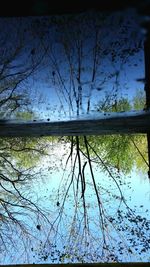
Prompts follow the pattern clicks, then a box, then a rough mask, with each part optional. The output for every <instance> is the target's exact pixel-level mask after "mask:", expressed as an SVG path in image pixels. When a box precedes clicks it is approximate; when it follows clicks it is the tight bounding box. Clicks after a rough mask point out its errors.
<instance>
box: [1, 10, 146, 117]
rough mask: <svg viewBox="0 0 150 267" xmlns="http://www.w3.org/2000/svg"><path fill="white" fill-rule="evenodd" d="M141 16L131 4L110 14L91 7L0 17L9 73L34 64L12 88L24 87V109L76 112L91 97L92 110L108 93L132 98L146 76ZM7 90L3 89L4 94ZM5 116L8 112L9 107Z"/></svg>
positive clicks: (82, 109) (84, 109) (38, 112)
mask: <svg viewBox="0 0 150 267" xmlns="http://www.w3.org/2000/svg"><path fill="white" fill-rule="evenodd" d="M74 16H75V15H74ZM141 21H142V18H141V17H140V16H139V15H138V14H137V13H136V11H135V10H133V9H129V10H128V9H127V10H125V12H116V13H114V14H112V15H108V16H107V15H106V14H101V13H100V14H99V13H93V11H89V12H87V13H83V14H82V13H81V14H80V15H77V16H75V17H72V16H71V17H69V16H66V17H64V20H63V22H61V18H59V17H57V16H56V17H29V18H1V20H0V27H1V35H2V37H3V38H2V41H1V57H2V58H6V57H10V58H12V60H11V59H10V61H11V62H10V64H8V66H7V67H6V72H7V73H8V72H9V73H12V72H13V73H14V72H16V73H17V72H18V70H19V71H22V70H27V68H31V67H34V66H35V65H36V64H37V65H38V66H36V68H35V69H34V71H33V72H32V73H31V74H30V75H29V76H28V78H27V79H25V80H23V81H22V82H21V83H20V84H19V85H18V87H17V89H16V92H18V93H19V94H22V93H23V92H25V91H26V97H27V98H28V99H29V101H30V105H28V109H30V110H33V111H34V112H35V113H36V116H37V117H39V119H41V118H42V119H43V118H46V117H50V116H51V117H54V116H55V117H57V116H59V115H61V116H65V115H67V116H68V115H74V114H75V113H77V109H80V113H81V114H86V113H87V107H88V104H89V102H88V101H89V100H90V110H95V109H96V105H97V104H98V102H99V101H101V100H102V99H103V100H104V99H106V98H107V97H108V96H109V97H110V96H112V97H117V98H120V97H127V98H128V99H129V100H132V99H133V97H134V95H135V94H136V91H137V90H138V89H140V90H144V84H143V83H140V82H137V81H136V80H137V79H142V78H144V52H143V40H144V38H145V37H144V34H143V32H142V29H141V28H140V26H139V25H140V22H141ZM8 32H11V33H12V34H10V35H8ZM3 42H5V49H2V46H3ZM6 43H7V45H6ZM12 44H13V47H12ZM8 48H9V50H8ZM11 49H12V50H11ZM15 49H16V55H15V56H14V53H15ZM17 49H18V50H19V52H18V50H17ZM7 50H8V51H10V52H8V51H7ZM9 54H10V55H9ZM94 56H95V63H94ZM79 61H80V63H81V66H80V68H79ZM2 62H3V61H2ZM94 64H95V65H94ZM2 66H3V63H2V65H1V67H2ZM14 66H17V67H15V68H14ZM94 68H95V70H94ZM79 69H80V79H78V76H79ZM93 70H94V71H93ZM93 72H94V77H93ZM2 75H3V73H2ZM15 77H16V78H17V77H18V76H17V75H16V76H15ZM92 77H93V78H92ZM8 80H9V78H8V79H5V84H7V81H8ZM1 84H2V82H1ZM4 86H5V85H4ZM79 88H81V89H82V95H81V90H80V89H79ZM10 90H11V87H10V89H8V90H6V91H5V92H6V95H7V96H8V95H9V94H10ZM75 94H76V96H75ZM2 97H3V95H2ZM77 101H78V102H79V103H80V104H81V105H80V107H78V108H77ZM81 101H82V103H81ZM113 101H114V100H113ZM17 110H18V111H20V110H21V105H20V107H19V108H18V109H17ZM4 116H5V117H8V116H9V109H8V108H6V112H5V115H4ZM11 116H12V117H14V116H15V113H14V112H13V113H12V114H11Z"/></svg>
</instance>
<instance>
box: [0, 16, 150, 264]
mask: <svg viewBox="0 0 150 267" xmlns="http://www.w3.org/2000/svg"><path fill="white" fill-rule="evenodd" d="M91 14H92V13H89V14H88V15H87V17H86V16H85V17H84V16H79V17H75V18H74V17H70V16H69V17H68V18H66V19H62V21H59V19H57V18H55V19H56V21H54V25H55V27H56V28H57V27H58V34H57V36H56V37H57V38H56V39H57V42H58V40H59V42H60V44H59V45H60V46H61V49H62V50H61V49H60V51H61V53H62V55H61V56H62V57H61V56H60V55H59V53H58V51H57V49H55V45H54V46H53V45H52V47H50V48H49V49H47V38H48V37H46V41H45V40H44V35H43V33H42V31H41V30H40V28H39V27H37V28H36V25H37V23H38V20H35V26H34V25H33V31H34V34H35V36H36V37H37V34H39V33H40V35H42V38H41V39H40V41H39V43H38V44H40V45H41V48H42V49H44V54H45V53H47V52H48V53H50V54H48V55H49V60H50V63H49V65H51V64H52V65H51V68H50V70H52V77H51V80H50V84H51V85H53V86H54V87H55V89H56V91H57V93H58V97H59V99H60V102H61V105H62V108H64V110H65V106H64V102H66V103H67V105H68V107H69V110H70V113H71V114H74V110H75V112H76V114H77V115H79V114H80V113H82V112H83V110H84V108H85V112H86V113H88V112H90V110H91V101H92V93H93V91H94V90H97V92H99V94H101V91H102V90H103V89H104V87H105V85H108V81H110V82H111V83H113V88H112V89H113V90H112V93H111V94H108V95H106V96H105V98H104V99H103V101H102V102H99V103H98V107H96V109H97V110H99V111H125V110H130V109H131V105H130V103H129V101H128V100H127V99H121V100H120V99H118V92H119V88H120V86H121V85H120V84H119V82H120V80H119V75H120V71H121V70H122V67H123V65H124V64H126V63H127V61H128V58H129V56H133V55H135V54H136V53H137V52H138V51H139V50H140V49H141V47H142V43H141V40H140V39H139V35H136V34H135V32H134V31H133V32H132V34H131V33H128V29H127V25H126V23H124V18H122V15H119V16H118V17H117V19H116V20H117V21H116V22H115V23H117V24H118V21H119V23H120V24H121V27H120V28H119V30H120V34H121V38H120V36H119V35H118V36H117V39H116V40H112V42H109V45H107V46H105V45H106V43H107V42H108V39H107V40H105V38H104V42H102V39H103V38H102V37H103V36H104V33H105V30H106V29H108V28H109V27H110V21H111V20H112V22H113V23H112V24H111V26H112V29H113V31H111V32H116V29H115V25H116V24H115V23H114V17H113V16H112V18H110V21H107V19H106V17H105V16H104V17H103V16H97V17H96V19H94V16H93V15H91ZM55 19H54V20H55ZM105 19H106V20H105ZM39 21H40V20H39ZM87 22H88V24H87ZM102 22H103V23H104V25H105V27H104V29H103V28H101V23H102ZM108 22H109V23H108ZM46 23H48V25H49V20H46ZM108 24H109V25H108ZM127 24H128V26H129V25H132V23H131V21H130V19H129V21H128V22H127ZM68 25H69V26H68ZM34 27H35V28H34ZM132 27H133V25H132ZM132 27H131V28H132ZM62 29H63V31H62ZM73 29H74V30H73ZM133 29H134V27H133ZM36 30H37V31H40V32H36ZM91 32H92V38H91V39H90V37H91ZM108 32H110V29H109V30H108ZM49 33H50V32H49ZM133 33H134V34H133ZM128 34H129V36H128ZM130 35H134V38H129V37H131V36H130ZM111 36H112V33H111ZM111 36H109V41H111ZM127 36H128V40H131V42H129V43H127V41H128V40H126V39H125V38H127ZM135 39H136V41H137V42H135ZM44 42H45V43H44ZM124 44H125V45H124ZM122 47H123V48H124V49H123V50H121V49H122ZM21 49H22V47H21V46H19V45H18V46H17V49H16V50H14V51H11V52H12V53H11V55H9V56H8V57H7V58H9V61H6V62H5V60H4V62H3V64H2V65H3V66H2V69H1V77H0V79H1V80H0V81H1V85H2V86H1V91H0V96H1V100H0V106H1V108H2V109H1V111H2V112H4V111H7V110H9V111H10V113H11V112H14V111H15V110H16V109H18V106H19V105H23V102H21V101H22V100H23V99H24V97H23V95H21V94H19V93H18V92H16V88H17V89H18V86H19V85H20V83H22V82H23V81H25V80H26V79H27V78H28V76H29V75H31V74H32V73H33V72H34V71H35V69H36V67H37V66H39V65H38V64H40V62H41V58H42V56H43V55H42V56H41V57H39V58H38V57H37V58H36V60H35V59H34V60H35V61H36V64H35V62H33V56H34V57H35V55H37V54H35V49H34V50H33V49H31V47H30V48H29V51H30V62H29V63H30V64H29V65H30V68H28V67H27V68H25V69H24V68H23V69H22V72H19V73H18V71H16V72H13V71H12V70H11V71H9V69H11V63H12V62H13V60H15V58H16V56H17V55H19V53H20V51H21ZM64 58H65V61H64V60H62V59H64ZM104 58H105V60H106V62H107V64H108V65H109V66H110V65H111V68H107V72H106V69H105V68H104V69H103V67H102V65H101V60H102V59H103V60H104ZM64 62H65V63H64ZM91 62H92V64H91ZM64 65H65V67H63V66H64ZM87 65H88V66H89V67H88V68H87ZM25 66H26V64H25ZM104 73H105V75H104ZM89 77H90V78H89ZM106 77H107V79H106ZM3 81H4V82H3ZM6 92H7V93H6ZM8 92H10V94H8ZM5 93H6V95H5ZM7 94H8V96H7ZM85 94H86V95H85ZM84 99H86V105H85V106H84V108H83V100H84ZM138 100H139V98H138V97H137V98H136V99H135V103H134V107H135V106H136V105H137V106H138V105H139V101H138ZM73 103H75V108H74V105H73ZM143 103H144V101H143ZM8 104H9V105H8ZM141 108H143V105H142V107H141ZM138 109H139V106H138ZM24 115H25V117H26V116H27V117H28V116H30V114H28V113H24ZM18 116H19V114H18ZM63 139H64V142H65V143H66V144H68V143H70V151H69V154H68V158H67V160H66V165H65V167H64V174H63V177H62V181H61V184H60V187H59V189H58V191H57V192H56V195H54V196H53V198H54V201H55V203H56V204H55V205H56V209H57V210H56V213H55V214H54V217H55V218H54V220H53V219H51V218H49V217H48V216H46V215H47V214H46V215H45V213H44V211H43V210H42V209H41V208H40V207H39V206H38V205H37V204H36V203H35V202H34V201H32V200H31V199H32V196H30V188H29V190H28V191H27V185H28V184H29V183H30V182H31V180H32V181H34V179H35V176H37V175H38V174H37V173H34V172H33V171H34V169H33V166H34V164H36V162H37V161H38V160H39V156H38V155H40V156H41V155H45V151H46V148H47V147H46V145H47V144H49V143H50V141H49V140H48V139H46V140H45V139H42V138H41V139H40V140H37V139H36V140H34V139H33V140H29V139H28V140H27V139H22V140H20V139H12V140H8V139H7V140H5V139H2V140H1V154H0V164H1V165H0V168H1V169H0V186H1V193H2V197H1V200H0V204H1V211H0V212H1V213H0V220H1V222H2V223H1V227H2V231H1V236H0V238H1V244H2V246H1V248H2V249H3V250H4V251H7V247H8V246H9V247H10V246H11V243H12V247H15V245H16V243H17V240H18V239H17V238H18V237H19V236H21V238H22V241H23V244H24V251H26V252H28V248H27V247H26V246H27V242H26V241H25V238H27V236H29V237H30V236H31V235H32V234H31V230H32V229H34V227H35V225H36V230H37V231H38V232H39V233H40V232H42V231H43V225H44V224H45V223H46V222H48V223H49V224H48V226H47V227H48V228H50V230H49V233H48V235H47V240H46V241H45V240H44V241H43V240H42V241H41V243H40V248H36V246H35V247H34V245H33V246H32V247H31V251H33V253H35V252H36V251H37V253H38V254H39V255H38V256H39V257H40V259H41V260H42V261H46V260H49V259H50V258H51V260H52V261H54V262H64V261H66V262H68V261H69V262H77V261H79V262H95V261H121V259H122V255H126V259H127V260H130V259H131V260H132V257H133V258H135V257H136V255H137V254H140V253H143V252H148V250H149V249H150V247H149V243H150V240H149V239H148V238H147V233H148V231H149V221H148V220H146V218H143V217H142V216H140V215H138V214H137V212H136V210H132V209H131V208H130V206H129V205H128V200H127V199H126V198H125V196H124V194H123V191H122V185H125V186H128V185H127V184H126V181H125V180H124V179H123V177H124V174H123V173H125V174H126V175H127V173H129V172H130V171H131V169H132V167H133V164H136V166H137V167H139V168H141V169H142V168H143V169H145V168H146V167H147V154H146V151H145V147H146V141H145V137H144V136H127V135H126V136H121V135H119V136H103V137H93V136H91V137H86V136H84V137H71V138H69V137H64V138H63ZM56 140H57V141H58V139H56ZM141 143H142V146H141ZM54 145H55V143H54ZM139 145H140V146H139ZM29 151H30V153H28V154H27V156H26V157H25V156H24V155H25V154H24V152H29ZM135 151H136V152H137V153H136V152H135ZM16 162H17V163H19V162H20V163H19V164H18V165H16ZM143 162H144V163H143ZM23 164H25V167H24V168H23ZM28 164H29V165H30V164H31V169H30V168H29V167H27V166H28ZM143 166H144V167H143ZM145 166H146V167H145ZM50 167H51V166H50ZM68 168H69V172H68V171H67V169H68ZM100 171H103V172H104V176H105V178H104V181H102V180H101V179H102V178H101V177H100V175H99V172H100ZM39 174H41V173H39ZM98 177H100V179H98ZM28 194H29V195H28ZM70 197H73V200H72V199H71V198H70ZM70 209H71V210H70ZM57 211H58V212H57ZM68 214H69V218H68ZM31 217H32V218H31ZM28 218H29V221H30V219H31V221H32V220H33V221H34V222H33V224H34V226H33V225H29V224H28ZM31 224H32V223H31ZM32 226H33V228H32ZM66 228H67V229H66ZM33 233H34V230H33ZM14 234H17V237H16V239H15V238H14V237H12V235H13V236H14ZM45 234H46V233H45ZM35 238H36V237H35ZM31 240H32V239H31ZM131 247H132V248H131Z"/></svg>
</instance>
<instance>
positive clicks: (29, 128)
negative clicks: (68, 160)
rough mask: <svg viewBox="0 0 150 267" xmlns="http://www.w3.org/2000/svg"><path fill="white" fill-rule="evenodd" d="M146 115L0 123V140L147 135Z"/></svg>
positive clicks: (149, 116) (148, 122) (149, 118)
mask: <svg viewBox="0 0 150 267" xmlns="http://www.w3.org/2000/svg"><path fill="white" fill-rule="evenodd" d="M149 131H150V111H138V112H133V111H130V112H120V113H104V114H103V115H102V114H99V115H98V116H91V117H87V116H85V117H84V116H82V117H80V118H78V119H77V118H72V119H70V120H62V121H50V120H49V119H48V121H17V120H16V121H15V120H14V121H11V120H0V137H25V136H31V137H40V136H52V135H53V136H73V135H104V134H124V133H147V132H149Z"/></svg>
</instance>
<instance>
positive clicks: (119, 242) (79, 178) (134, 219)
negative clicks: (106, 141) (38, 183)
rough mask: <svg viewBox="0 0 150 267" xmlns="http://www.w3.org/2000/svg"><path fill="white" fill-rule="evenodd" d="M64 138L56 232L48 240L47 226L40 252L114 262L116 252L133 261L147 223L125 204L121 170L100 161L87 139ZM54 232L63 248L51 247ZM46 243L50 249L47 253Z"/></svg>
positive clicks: (63, 258) (75, 259) (145, 246)
mask: <svg viewBox="0 0 150 267" xmlns="http://www.w3.org/2000/svg"><path fill="white" fill-rule="evenodd" d="M94 138H95V140H96V137H94ZM68 140H70V150H69V155H68V157H67V159H66V163H65V167H64V174H63V177H62V180H61V182H60V186H59V189H58V191H57V196H56V200H55V202H56V206H57V209H58V213H57V214H56V218H55V220H54V221H53V228H54V226H55V228H56V229H57V233H56V235H55V238H53V240H54V242H51V241H50V240H51V235H52V230H51V229H50V232H49V235H48V238H47V242H46V243H45V244H44V248H42V253H43V255H45V254H46V255H47V256H46V260H47V259H48V258H50V259H51V260H52V262H88V261H89V262H99V261H106V262H107V261H108V262H109V261H115V262H116V261H121V257H122V255H124V257H125V258H126V261H130V260H131V259H132V258H133V257H134V259H138V256H139V255H140V254H141V253H142V251H145V252H147V251H148V250H149V245H148V239H147V231H149V221H148V220H147V219H146V218H144V217H142V216H140V215H139V214H138V213H137V211H136V209H133V208H131V207H130V205H129V202H128V198H127V196H126V197H125V195H124V188H127V187H128V184H126V179H125V180H124V178H123V172H122V171H120V172H119V173H118V172H117V171H116V169H115V167H113V166H111V165H109V164H108V161H107V162H105V159H103V154H99V153H98V152H97V147H96V146H95V143H94V145H93V142H92V139H91V138H90V137H87V136H84V137H78V136H75V137H71V138H70V139H68ZM97 144H98V143H97ZM101 149H103V148H102V147H101ZM67 166H68V168H69V174H68V172H67ZM101 171H103V172H104V176H102V175H100V173H101ZM72 198H73V199H72ZM68 214H69V216H68ZM63 229H67V235H66V234H65V230H63ZM58 233H59V234H60V235H61V236H62V241H60V242H62V243H63V244H65V246H62V247H61V245H60V243H59V246H58V247H57V245H56V244H57V243H55V240H57V239H58ZM137 240H138V241H137ZM138 242H139V243H140V244H141V245H140V246H139V245H138ZM52 244H53V245H55V246H56V249H55V250H54V251H53V253H52V255H51V252H52V247H51V246H52ZM131 247H132V248H131ZM125 255H126V256H125Z"/></svg>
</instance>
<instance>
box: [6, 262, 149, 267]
mask: <svg viewBox="0 0 150 267" xmlns="http://www.w3.org/2000/svg"><path fill="white" fill-rule="evenodd" d="M1 266H2V267H125V266H127V267H146V266H147V267H148V266H150V263H148V262H144V263H142V262H131V263H128V262H127V263H126V262H125V263H124V262H121V263H72V264H17V265H1Z"/></svg>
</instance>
